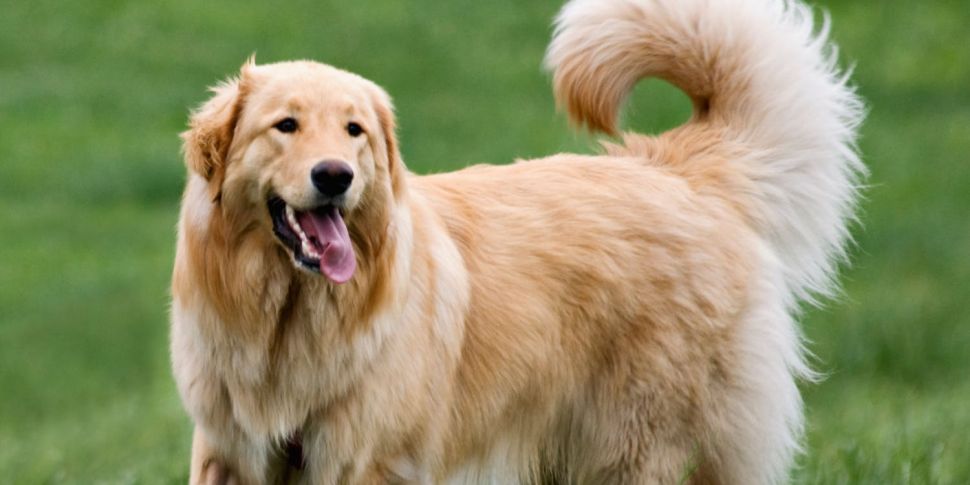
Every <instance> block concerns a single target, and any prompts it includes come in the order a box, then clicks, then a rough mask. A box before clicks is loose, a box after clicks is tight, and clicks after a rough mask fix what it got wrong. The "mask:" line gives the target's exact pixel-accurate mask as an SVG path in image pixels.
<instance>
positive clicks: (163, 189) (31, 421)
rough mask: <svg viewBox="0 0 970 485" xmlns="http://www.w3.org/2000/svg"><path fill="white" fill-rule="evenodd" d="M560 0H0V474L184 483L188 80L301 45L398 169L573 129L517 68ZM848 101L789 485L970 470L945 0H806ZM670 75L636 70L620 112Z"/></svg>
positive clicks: (542, 88)
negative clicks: (337, 76)
mask: <svg viewBox="0 0 970 485" xmlns="http://www.w3.org/2000/svg"><path fill="white" fill-rule="evenodd" d="M559 6H560V0H532V1H528V2H522V1H518V0H490V1H487V2H485V1H477V0H457V1H451V2H435V1H431V0H420V1H415V0H412V1H408V2H387V1H380V0H358V1H356V2H335V1H321V2H308V1H298V2H286V3H280V2H276V3H270V2H245V3H244V2H230V1H225V0H220V1H206V2H198V1H190V0H176V1H168V2H123V1H115V0H99V1H94V0H86V1H84V2H59V1H56V2H55V1H49V0H36V1H31V2H26V1H22V2H7V3H6V4H5V6H4V7H3V14H2V15H0V482H3V483H30V484H33V483H184V482H185V481H186V479H187V463H188V456H189V455H188V453H189V445H190V442H189V441H190V428H191V425H190V423H189V420H188V418H187V417H186V416H185V414H184V413H183V411H182V409H181V405H180V402H179V399H178V397H177V395H176V391H175V388H174V385H173V383H172V379H171V377H170V372H169V361H168V342H167V334H168V321H167V307H168V300H169V296H168V280H169V271H170V267H171V262H172V257H173V250H174V235H175V231H174V227H175V221H176V216H177V208H178V200H179V194H180V191H181V187H182V183H183V179H184V175H185V170H184V167H183V164H182V161H181V156H180V153H179V149H180V144H179V140H178V137H177V134H178V133H179V132H180V131H181V130H182V129H183V128H184V127H185V121H186V114H187V112H188V110H189V108H191V107H194V106H196V105H198V104H199V103H200V102H202V101H203V100H205V99H206V98H207V93H206V87H207V86H210V85H212V84H214V83H215V82H216V81H218V80H219V79H221V78H224V77H226V76H228V75H230V74H233V73H234V72H236V70H237V69H238V67H239V66H240V65H241V64H242V62H243V60H244V59H245V58H246V57H247V56H249V55H250V54H251V53H253V52H256V53H257V60H258V62H261V63H264V62H271V61H277V60H285V59H295V58H310V59H316V60H320V61H324V62H327V63H331V64H334V65H336V66H338V67H343V68H346V69H349V70H352V71H355V72H357V73H360V74H362V75H364V76H366V77H368V78H370V79H373V80H374V81H376V82H377V83H379V84H381V85H383V86H384V87H385V88H386V89H387V90H388V91H389V92H390V93H391V95H392V96H393V97H394V98H395V100H396V104H397V109H398V114H399V122H400V127H401V132H400V136H401V146H402V149H403V153H404V158H405V161H406V162H407V164H408V165H409V166H410V168H411V169H412V170H414V171H417V172H433V171H444V170H451V169H454V168H457V167H461V166H464V165H467V164H469V163H479V162H488V163H507V162H509V161H511V160H512V159H513V158H516V157H535V156H541V155H545V154H551V153H554V152H557V151H566V150H570V151H579V152H586V153H589V152H592V151H595V150H596V148H595V140H594V139H593V138H591V137H588V136H585V135H581V134H577V133H575V132H574V131H572V130H571V129H570V128H569V127H568V126H567V125H566V123H565V121H564V120H563V117H562V116H560V115H557V114H556V112H555V108H554V104H553V100H552V96H551V93H550V89H549V79H548V76H547V75H546V74H545V73H543V72H542V71H541V69H540V62H541V59H542V55H543V50H544V48H545V46H546V42H547V41H548V38H549V34H550V21H551V19H552V17H553V15H554V14H555V13H556V11H557V10H558V8H559ZM819 6H820V7H824V8H825V9H828V10H829V11H830V12H831V14H832V17H833V20H834V30H833V35H834V37H835V39H836V40H837V41H838V43H839V44H840V45H841V47H842V50H841V52H842V60H843V63H844V65H855V66H856V67H855V76H854V80H855V82H856V83H857V84H858V86H859V89H860V91H861V93H862V94H863V95H864V96H865V98H866V99H867V101H868V103H869V106H870V110H871V112H870V116H869V118H868V121H867V122H866V124H865V126H864V128H863V130H862V139H861V147H862V152H863V154H864V158H865V161H866V162H867V164H868V165H869V166H870V167H871V170H872V176H871V179H870V181H869V183H870V187H869V188H868V190H867V191H866V200H865V201H864V202H863V204H862V208H861V209H862V211H861V217H860V220H861V223H860V224H859V225H857V226H856V227H855V230H854V233H855V236H856V239H857V245H856V246H855V248H854V250H853V257H852V260H853V264H852V267H851V268H850V269H846V270H845V271H844V276H843V281H844V283H845V292H844V296H843V297H842V298H840V299H839V300H837V301H832V302H828V304H827V305H826V306H825V307H824V308H822V309H806V318H805V319H804V327H803V328H804V333H805V334H806V336H807V337H808V339H809V340H810V341H811V344H810V348H811V350H812V351H813V352H814V354H815V355H816V356H817V358H816V359H815V366H816V367H817V368H818V369H820V370H821V371H823V372H824V373H826V374H827V378H826V379H825V380H824V381H823V382H821V383H819V384H811V385H809V384H806V385H805V386H803V390H804V394H805V396H806V401H807V415H808V439H807V443H806V449H805V453H804V455H803V456H802V457H801V458H800V460H799V467H798V470H797V471H796V473H795V481H796V482H797V483H804V484H814V483H841V484H853V483H879V484H896V483H898V484H910V483H914V484H921V483H934V484H936V483H952V484H962V483H970V460H968V458H970V365H968V364H970V311H968V310H970V304H968V301H970V161H968V160H967V154H968V153H970V29H968V28H967V25H970V5H968V4H967V2H966V0H953V1H945V0H930V1H925V2H909V1H904V0H883V1H881V2H861V1H849V0H844V1H835V0H832V1H825V2H822V3H820V5H819ZM688 116H689V103H688V101H687V100H686V99H685V97H684V96H683V95H681V94H680V93H679V92H677V91H676V90H674V89H673V88H671V87H669V86H667V85H665V84H663V83H660V82H646V83H642V85H641V86H640V87H638V88H637V91H636V93H635V96H634V100H633V103H632V105H631V106H630V108H629V109H628V111H627V115H626V121H625V123H624V126H625V127H626V128H628V129H634V130H637V131H644V132H659V131H662V130H664V129H667V128H670V127H673V126H675V125H677V124H679V123H681V122H683V121H684V120H686V119H687V117H688Z"/></svg>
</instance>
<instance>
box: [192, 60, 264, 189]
mask: <svg viewBox="0 0 970 485" xmlns="http://www.w3.org/2000/svg"><path fill="white" fill-rule="evenodd" d="M254 65H255V61H254V58H252V57H250V58H249V60H247V61H246V63H245V64H243V67H242V69H241V71H240V75H239V77H237V78H230V79H228V80H226V81H224V82H222V83H220V84H219V85H217V86H215V87H213V88H212V89H211V91H212V92H213V93H214V95H213V96H212V98H211V99H209V100H208V101H206V102H205V103H204V104H202V106H200V107H199V108H198V109H196V110H195V111H194V112H192V115H191V117H190V118H189V129H188V130H186V131H184V132H182V135H181V136H182V151H183V152H184V153H185V165H186V166H187V167H188V168H189V170H192V171H193V172H195V173H197V174H199V175H201V176H202V177H204V178H205V179H206V180H208V181H209V193H210V195H211V196H212V198H213V199H214V200H215V199H218V197H219V190H220V187H221V186H222V179H223V177H224V176H225V170H226V161H227V160H226V158H227V156H228V154H229V147H230V146H231V145H232V136H233V133H234V132H235V130H236V123H237V122H238V121H239V114H240V113H241V112H242V106H243V100H244V98H245V95H246V91H247V87H248V84H249V83H248V72H249V69H250V68H251V67H252V66H254Z"/></svg>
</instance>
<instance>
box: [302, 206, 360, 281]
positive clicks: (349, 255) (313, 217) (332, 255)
mask: <svg viewBox="0 0 970 485" xmlns="http://www.w3.org/2000/svg"><path fill="white" fill-rule="evenodd" d="M296 218H297V221H298V222H299V223H300V227H301V228H302V229H303V232H305V233H306V235H307V237H309V238H310V240H311V242H312V243H313V245H314V249H316V251H317V252H318V253H320V255H321V257H320V272H321V273H323V275H324V276H326V277H327V278H330V281H333V282H334V283H346V282H347V281H348V280H350V277H351V276H353V275H354V270H355V269H357V260H356V259H355V258H354V248H353V246H351V244H350V235H349V234H347V225H346V224H344V219H343V217H340V212H338V211H337V208H336V207H327V208H326V209H323V210H319V211H316V212H310V211H307V212H298V213H297V214H296ZM314 239H315V241H314Z"/></svg>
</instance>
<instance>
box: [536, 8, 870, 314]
mask: <svg viewBox="0 0 970 485" xmlns="http://www.w3.org/2000/svg"><path fill="white" fill-rule="evenodd" d="M827 36H828V22H827V18H826V22H824V23H823V26H822V29H821V32H818V33H816V32H815V31H814V28H813V16H812V12H811V10H810V9H809V8H808V7H807V6H805V5H804V4H803V3H801V2H799V1H796V0H572V1H571V2H570V3H569V4H567V5H566V6H565V7H564V8H563V10H562V12H561V13H560V14H559V17H558V18H557V20H556V29H555V33H554V36H553V40H552V43H551V45H550V46H549V50H548V53H547V56H546V64H547V66H548V68H549V69H550V70H552V71H553V74H554V88H555V93H556V97H557V99H558V101H559V103H560V105H561V106H563V107H565V109H566V110H567V111H568V113H569V115H570V117H571V118H572V119H573V120H574V121H576V122H578V123H580V124H582V125H586V126H588V127H589V128H591V129H593V130H599V131H604V132H607V133H611V134H612V133H615V131H616V128H615V126H616V118H617V113H618V111H619V109H620V108H621V106H622V104H623V101H624V100H625V98H626V96H627V95H628V94H629V92H630V90H631V89H632V88H633V86H634V85H635V84H636V83H637V81H639V80H640V79H641V78H644V77H650V76H654V77H659V78H662V79H664V80H667V81H668V82H670V83H672V84H674V85H676V86H677V87H679V88H680V89H682V90H683V91H685V92H686V93H687V95H688V96H690V98H691V99H692V100H693V103H694V117H693V118H692V119H691V121H690V122H689V123H703V124H705V126H709V127H711V128H713V129H717V130H718V132H719V133H720V136H721V137H722V139H725V140H728V141H730V142H731V143H733V144H737V145H738V146H741V147H745V150H744V152H745V153H744V154H743V155H742V156H740V157H739V158H738V159H736V160H732V161H731V162H730V163H738V164H742V165H741V168H742V171H743V172H744V173H745V174H747V176H748V178H749V179H750V180H751V182H752V187H753V188H754V192H755V193H753V194H747V195H749V196H750V197H751V200H753V201H754V206H753V207H751V215H752V217H753V218H754V219H755V220H756V221H757V222H758V225H759V230H761V231H762V233H763V235H764V237H765V238H766V239H767V240H768V241H769V242H770V243H771V244H772V246H773V247H774V249H775V251H776V252H777V254H778V256H779V258H780V259H781V261H782V262H783V263H782V265H783V267H784V271H785V275H784V279H785V284H786V285H787V286H788V290H789V291H790V292H791V293H790V294H792V295H794V296H796V297H798V298H800V299H808V300H811V299H812V297H813V296H814V295H816V294H819V293H821V294H823V295H828V294H830V293H831V291H832V288H833V285H832V284H831V278H832V273H833V272H834V269H835V267H836V265H837V263H838V261H839V260H840V259H841V258H842V257H843V256H844V246H845V242H846V240H847V239H848V229H847V222H848V220H849V219H851V217H852V212H853V209H854V205H855V200H856V197H857V191H858V184H859V182H860V180H861V179H862V177H863V176H864V174H865V167H864V166H863V165H862V163H861V162H860V160H859V157H858V155H857V154H856V151H855V137H856V130H857V127H858V125H859V123H860V121H861V119H862V117H863V106H862V103H861V102H860V100H859V98H858V97H857V96H856V95H855V94H854V92H853V90H852V89H851V88H849V87H847V85H846V77H847V76H846V75H845V74H842V73H840V71H839V69H838V68H837V66H836V54H837V52H836V49H835V47H834V46H832V45H831V44H829V43H828V42H827Z"/></svg>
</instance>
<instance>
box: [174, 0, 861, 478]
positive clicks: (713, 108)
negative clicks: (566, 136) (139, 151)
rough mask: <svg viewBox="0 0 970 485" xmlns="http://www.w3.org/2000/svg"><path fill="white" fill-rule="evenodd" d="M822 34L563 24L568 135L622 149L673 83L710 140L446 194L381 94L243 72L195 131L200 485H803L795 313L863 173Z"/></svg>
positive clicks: (487, 173) (323, 69) (771, 17)
mask: <svg viewBox="0 0 970 485" xmlns="http://www.w3.org/2000/svg"><path fill="white" fill-rule="evenodd" d="M812 25H813V19H812V13H811V11H810V10H809V8H808V7H806V6H805V5H803V4H802V3H800V2H798V1H796V0H790V1H783V0H650V1H648V0H573V1H572V2H570V3H569V4H567V5H566V6H565V7H564V9H563V11H562V13H561V14H560V16H559V17H558V19H557V21H556V29H555V33H554V36H553V40H552V44H551V46H550V47H549V51H548V54H547V58H546V63H547V66H548V67H549V68H550V69H551V71H552V72H553V77H554V79H553V82H554V87H555V92H556V96H557V99H558V100H559V102H560V104H561V106H562V107H563V108H564V109H565V110H567V111H568V113H569V115H570V116H571V118H572V119H573V120H574V121H576V122H577V123H579V124H581V125H585V126H587V127H589V128H590V129H593V130H598V131H602V132H605V133H607V134H616V133H617V132H616V118H617V112H618V110H619V109H620V107H621V105H622V102H623V100H624V98H625V96H626V95H627V94H628V93H629V91H630V89H631V88H632V87H633V86H634V84H635V83H636V82H637V81H638V80H639V79H641V78H643V77H647V76H656V77H660V78H662V79H665V80H667V81H669V82H671V83H672V84H674V85H676V86H678V87H679V88H681V89H683V90H684V91H685V92H686V93H687V94H688V95H689V96H690V98H691V99H692V100H693V102H694V114H693V117H692V118H691V120H690V121H689V122H687V123H686V124H685V125H684V126H681V127H679V128H676V129H674V130H672V131H669V132H667V133H664V134H662V135H660V136H658V137H651V136H645V135H639V134H632V133H626V134H622V137H621V138H620V139H619V140H618V141H617V142H614V143H605V144H604V147H605V153H604V154H601V155H593V156H585V155H571V154H563V155H556V156H552V157H549V158H544V159H539V160H529V161H518V162H517V163H514V164H512V165H508V166H475V167H470V168H467V169H464V170H461V171H458V172H454V173H449V174H441V175H432V176H418V175H415V174H412V173H410V172H408V170H407V168H406V167H405V165H404V162H403V160H402V159H401V156H400V153H399V151H398V144H397V141H396V139H395V119H394V114H393V110H392V107H391V102H390V99H389V97H388V95H387V94H386V93H385V92H384V91H383V90H382V89H381V88H380V87H378V86H377V85H376V84H374V83H372V82H370V81H368V80H366V79H363V78H361V77H359V76H357V75H354V74H351V73H348V72H345V71H342V70H339V69H336V68H333V67H329V66H326V65H323V64H318V63H315V62H307V61H301V62H282V63H278V64H270V65H255V63H254V62H252V61H250V62H248V63H246V64H245V65H244V66H243V67H242V70H241V72H240V74H239V75H238V77H235V78H233V79H230V80H228V81H226V82H225V83H223V84H220V85H219V86H217V87H216V88H214V92H215V94H214V96H213V97H212V99H210V100H209V101H208V102H206V103H205V104H204V105H203V106H202V107H201V108H200V109H198V110H197V111H196V112H194V113H193V115H192V117H191V121H190V127H189V129H188V131H186V132H185V133H184V134H183V138H184V152H185V161H186V165H187V166H188V169H189V175H188V181H187V185H186V188H185V194H184V197H183V200H182V209H181V219H180V222H179V231H178V251H177V255H176V260H175V267H174V273H173V281H172V292H173V298H174V301H173V304H172V333H171V349H172V361H173V368H174V374H175V379H176V381H177V384H178V389H179V392H180V393H181V396H182V399H183V401H184V403H185V406H186V408H187V410H188V412H189V414H190V415H191V417H192V419H193V421H194V423H195V435H194V440H193V445H192V459H191V482H192V483H238V484H256V483H279V482H301V483H313V484H337V483H346V484H358V483H503V484H504V483H591V484H599V483H617V484H631V483H660V484H668V483H680V482H689V483H721V484H766V483H778V482H783V481H785V480H786V478H787V474H788V471H789V468H790V465H791V463H792V460H793V455H794V454H795V452H796V451H797V449H798V445H799V437H800V432H801V428H802V411H801V400H800V397H799V393H798V390H797V388H796V381H797V380H798V379H799V378H806V377H808V378H810V377H811V376H812V374H811V371H810V370H809V369H808V367H807V366H806V364H805V362H804V358H803V351H802V349H801V341H800V338H799V331H798V329H797V326H796V324H795V320H794V316H795V315H796V314H797V305H798V302H799V301H804V300H811V299H813V298H815V297H818V296H824V295H825V294H827V293H829V292H831V291H832V288H833V286H834V283H833V281H832V280H833V277H832V275H833V273H834V270H835V268H836V266H837V265H838V263H839V261H840V259H841V258H842V257H843V256H844V249H843V248H844V245H845V243H846V240H847V229H846V224H847V221H848V220H850V219H851V217H852V211H853V208H854V202H855V199H856V192H857V186H858V183H859V181H860V180H861V177H862V176H864V173H865V169H864V167H863V166H862V164H861V163H860V161H859V158H858V156H857V154H856V152H855V148H854V137H855V132H856V129H857V126H858V123H859V121H860V120H861V117H862V116H861V112H862V109H861V103H860V101H859V100H858V98H857V97H856V96H855V94H854V93H853V91H852V90H851V89H850V88H848V87H847V86H846V78H845V76H844V75H842V74H840V73H839V71H838V69H837V67H836V63H835V59H834V56H833V55H832V54H830V52H832V51H831V50H830V46H829V44H828V43H827V41H826V39H825V37H826V34H825V32H822V33H821V34H816V33H814V31H813V27H812Z"/></svg>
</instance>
